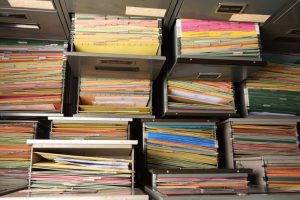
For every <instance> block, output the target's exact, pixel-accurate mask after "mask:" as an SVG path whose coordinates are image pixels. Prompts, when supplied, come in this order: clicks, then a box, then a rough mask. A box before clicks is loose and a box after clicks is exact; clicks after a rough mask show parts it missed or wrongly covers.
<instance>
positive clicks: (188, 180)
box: [149, 169, 252, 198]
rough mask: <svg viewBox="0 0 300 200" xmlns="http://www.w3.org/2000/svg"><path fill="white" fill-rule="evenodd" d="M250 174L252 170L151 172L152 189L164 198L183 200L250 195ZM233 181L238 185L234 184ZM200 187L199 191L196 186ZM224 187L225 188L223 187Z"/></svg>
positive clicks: (154, 170)
mask: <svg viewBox="0 0 300 200" xmlns="http://www.w3.org/2000/svg"><path fill="white" fill-rule="evenodd" d="M248 173H252V170H250V169H248V170H247V169H239V170H234V169H233V170H232V169H206V170H204V169H203V170H195V169H179V170H157V169H151V170H149V174H150V176H151V180H152V181H151V183H150V187H151V188H152V190H155V191H158V192H159V193H160V194H162V196H164V195H165V196H172V195H176V196H179V197H182V198H185V196H189V195H197V196H198V197H199V198H201V196H202V195H216V196H218V195H224V194H227V195H228V194H237V195H242V194H246V193H248V184H247V183H248V180H247V177H248ZM233 180H234V182H235V183H237V184H236V185H235V184H233ZM195 185H197V186H199V189H197V188H194V186H195ZM222 185H223V186H222Z"/></svg>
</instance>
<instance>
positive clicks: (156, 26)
mask: <svg viewBox="0 0 300 200" xmlns="http://www.w3.org/2000/svg"><path fill="white" fill-rule="evenodd" d="M160 23H161V21H160V20H159V19H146V18H137V17H136V18H129V17H117V16H109V17H105V16H103V15H97V14H94V15H92V14H75V18H74V27H75V28H74V36H73V39H74V46H75V50H76V51H77V52H94V53H109V54H135V55H152V56H155V55H157V54H159V53H158V52H159V48H160V37H161V28H160Z"/></svg>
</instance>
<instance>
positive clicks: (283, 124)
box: [219, 117, 299, 168]
mask: <svg viewBox="0 0 300 200" xmlns="http://www.w3.org/2000/svg"><path fill="white" fill-rule="evenodd" d="M298 121H299V119H296V118H294V119H284V118H278V119H272V118H266V117H265V118H262V117H260V118H259V117H256V118H244V119H243V118H230V119H228V120H226V121H225V122H223V123H221V124H220V126H219V128H220V130H222V137H223V138H222V141H224V152H223V153H224V155H223V156H224V158H225V160H224V162H225V166H226V168H236V167H237V163H236V160H238V159H244V158H245V157H259V156H266V155H288V156H295V155H297V154H299V146H298V145H299V142H298V129H297V122H298ZM264 130H265V131H264ZM280 131H281V132H284V133H286V134H287V136H284V135H283V136H282V135H279V136H277V135H276V134H278V132H280ZM251 134H252V135H254V136H251ZM241 141H243V144H242V143H241ZM259 141H264V143H265V144H266V145H267V147H264V146H261V147H260V146H259ZM277 143H278V144H281V145H279V146H276V144H277ZM284 144H288V145H284Z"/></svg>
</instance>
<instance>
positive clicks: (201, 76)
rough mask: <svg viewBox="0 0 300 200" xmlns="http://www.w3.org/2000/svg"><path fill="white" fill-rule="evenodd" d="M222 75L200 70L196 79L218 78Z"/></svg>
mask: <svg viewBox="0 0 300 200" xmlns="http://www.w3.org/2000/svg"><path fill="white" fill-rule="evenodd" d="M221 76H222V74H221V73H202V72H200V73H199V74H198V76H197V79H218V78H220V77H221Z"/></svg>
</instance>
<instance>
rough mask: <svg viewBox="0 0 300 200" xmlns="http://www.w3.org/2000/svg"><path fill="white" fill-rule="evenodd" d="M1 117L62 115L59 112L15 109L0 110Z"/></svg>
mask: <svg viewBox="0 0 300 200" xmlns="http://www.w3.org/2000/svg"><path fill="white" fill-rule="evenodd" d="M0 116H1V117H50V116H51V117H62V116H63V114H61V113H43V112H25V111H21V112H17V111H1V112H0Z"/></svg>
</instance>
